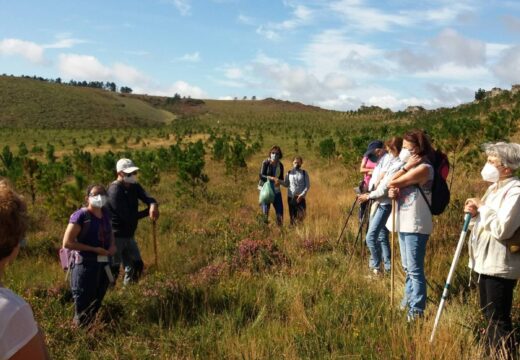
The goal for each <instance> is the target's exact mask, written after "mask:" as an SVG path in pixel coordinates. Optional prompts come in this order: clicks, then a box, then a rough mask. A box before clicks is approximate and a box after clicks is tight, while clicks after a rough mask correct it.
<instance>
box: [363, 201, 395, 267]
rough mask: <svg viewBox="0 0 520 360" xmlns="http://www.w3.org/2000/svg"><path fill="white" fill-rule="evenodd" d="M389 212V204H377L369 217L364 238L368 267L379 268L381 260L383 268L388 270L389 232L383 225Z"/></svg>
mask: <svg viewBox="0 0 520 360" xmlns="http://www.w3.org/2000/svg"><path fill="white" fill-rule="evenodd" d="M367 211H368V209H367ZM391 212H392V205H391V204H378V206H377V210H376V211H375V213H374V216H372V218H371V219H370V224H369V225H368V231H367V238H366V242H367V247H368V249H369V250H370V261H369V266H370V269H379V268H380V266H381V262H383V263H384V266H385V270H386V271H390V244H389V243H388V233H389V232H388V229H387V228H386V226H385V225H386V220H388V217H389V216H390V213H391Z"/></svg>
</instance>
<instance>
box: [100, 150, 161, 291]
mask: <svg viewBox="0 0 520 360" xmlns="http://www.w3.org/2000/svg"><path fill="white" fill-rule="evenodd" d="M116 170H117V180H116V181H114V182H113V183H112V184H110V186H109V187H108V209H109V210H110V213H111V216H112V227H113V229H114V236H115V240H116V248H117V251H116V253H115V255H114V265H113V268H112V272H113V273H114V278H117V275H118V274H119V267H120V265H121V263H122V264H123V267H124V269H125V277H124V280H123V284H125V285H127V284H129V283H131V282H137V280H138V279H139V277H140V276H141V273H142V271H143V268H144V263H143V260H142V258H141V252H140V251H139V247H138V246H137V242H136V241H135V237H134V234H135V230H136V229H137V222H138V221H139V219H142V218H144V217H146V216H149V217H150V219H151V220H152V221H156V220H157V219H158V218H159V205H158V204H157V201H156V200H155V199H154V198H153V197H151V196H150V195H148V194H147V193H146V191H145V190H144V189H143V187H142V186H141V185H140V184H139V183H138V182H137V172H138V170H139V168H138V167H137V166H135V164H134V163H133V161H132V160H130V159H119V160H118V162H117V164H116ZM139 200H141V201H142V202H143V203H145V204H146V205H148V208H147V209H144V210H142V211H139Z"/></svg>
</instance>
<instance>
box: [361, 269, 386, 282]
mask: <svg viewBox="0 0 520 360" xmlns="http://www.w3.org/2000/svg"><path fill="white" fill-rule="evenodd" d="M381 275H382V274H381V270H379V269H370V273H369V274H368V275H365V277H366V278H367V279H372V280H374V279H378V278H380V277H381Z"/></svg>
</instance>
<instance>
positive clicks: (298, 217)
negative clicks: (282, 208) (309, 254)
mask: <svg viewBox="0 0 520 360" xmlns="http://www.w3.org/2000/svg"><path fill="white" fill-rule="evenodd" d="M302 164H303V159H302V157H301V156H295V157H294V159H293V168H292V169H291V170H290V171H289V172H288V173H287V176H285V180H284V181H283V182H281V183H280V184H281V185H283V186H285V187H287V188H288V191H287V203H288V204H289V216H290V217H291V225H295V224H296V222H301V221H303V219H304V218H305V212H306V209H307V202H306V201H305V196H306V195H307V192H308V191H309V188H310V187H311V182H310V180H309V174H308V173H307V171H305V170H303V169H302Z"/></svg>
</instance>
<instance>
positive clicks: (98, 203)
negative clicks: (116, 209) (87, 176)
mask: <svg viewBox="0 0 520 360" xmlns="http://www.w3.org/2000/svg"><path fill="white" fill-rule="evenodd" d="M107 201H108V198H107V196H106V195H94V196H90V198H89V202H90V205H92V206H93V207H95V208H102V207H103V206H105V205H106V203H107Z"/></svg>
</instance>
